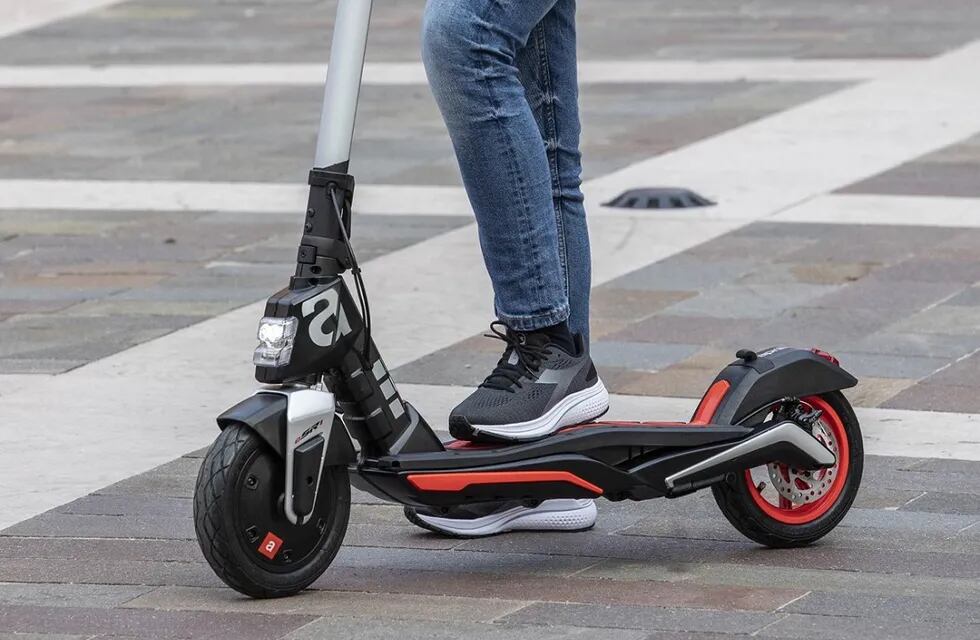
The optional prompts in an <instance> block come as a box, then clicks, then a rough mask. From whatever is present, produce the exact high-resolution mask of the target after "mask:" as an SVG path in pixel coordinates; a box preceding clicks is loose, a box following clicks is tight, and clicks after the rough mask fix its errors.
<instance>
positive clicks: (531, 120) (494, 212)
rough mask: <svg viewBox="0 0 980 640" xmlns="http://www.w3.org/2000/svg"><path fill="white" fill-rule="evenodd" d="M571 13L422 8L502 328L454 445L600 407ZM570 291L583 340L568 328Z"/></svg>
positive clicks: (553, 423) (462, 410) (479, 0)
mask: <svg viewBox="0 0 980 640" xmlns="http://www.w3.org/2000/svg"><path fill="white" fill-rule="evenodd" d="M574 14H575V4H574V0H430V2H429V3H428V4H427V6H426V15H425V20H424V30H423V38H422V45H423V60H424V61H425V65H426V71H427V73H428V75H429V82H430V84H431V85H432V92H433V94H434V95H435V98H436V102H437V103H438V104H439V108H440V110H441V111H442V114H443V117H444V119H445V121H446V124H447V128H448V129H449V133H450V137H451V138H452V141H453V145H454V147H455V149H456V155H457V159H458V161H459V165H460V171H461V173H462V175H463V182H464V184H465V186H466V191H467V194H468V195H469V198H470V202H471V203H472V205H473V209H474V211H475V212H476V217H477V224H478V226H479V230H480V241H481V246H482V248H483V256H484V260H485V261H486V265H487V269H488V271H489V273H490V279H491V280H492V282H493V286H494V293H495V299H496V302H495V307H496V312H497V317H498V318H499V319H500V320H501V322H502V323H503V325H504V330H503V331H495V333H496V336H497V337H499V338H500V339H502V340H503V341H504V342H505V343H506V344H507V346H506V348H505V350H504V354H503V356H502V357H501V359H500V361H499V362H498V363H497V367H496V368H495V369H494V370H493V372H492V373H491V374H490V375H489V376H488V377H487V378H486V380H484V382H483V384H481V385H480V387H479V388H478V389H477V390H476V391H475V392H474V393H473V394H472V395H471V396H470V397H468V398H467V399H466V400H464V401H463V402H462V403H460V404H459V405H458V406H457V407H456V408H455V409H453V411H452V413H451V414H450V418H449V430H450V433H452V434H453V435H454V436H455V437H457V438H460V439H466V440H475V439H493V440H507V441H515V440H528V439H533V438H539V437H542V436H546V435H549V434H551V433H554V432H555V431H557V430H558V429H561V428H562V427H565V426H569V425H574V424H579V423H582V422H587V421H589V420H593V419H595V418H596V417H597V416H599V415H602V414H603V413H604V412H605V411H606V410H607V409H608V407H609V395H608V393H607V392H606V388H605V387H604V386H603V384H602V381H601V380H599V376H598V373H597V372H596V369H595V366H593V364H592V361H591V359H590V358H589V354H588V349H587V348H586V338H587V332H588V288H589V282H588V281H589V275H588V274H589V264H588V263H589V256H588V251H589V249H588V232H587V230H586V227H585V215H584V211H583V208H582V195H581V191H580V189H579V186H580V178H579V174H580V169H579V165H580V162H579V156H578V138H579V123H578V109H577V106H576V104H575V102H576V99H577V88H576V87H575V86H574V84H575V80H576V74H575V70H574V65H575V53H574V49H575V31H574V18H575V15H574ZM566 66H571V67H572V69H567V68H563V67H566ZM556 82H558V83H562V84H570V85H571V86H563V87H559V86H557V85H556V84H555V83H556ZM525 85H526V86H525ZM570 292H574V295H573V296H572V298H573V300H574V301H575V304H576V310H577V313H576V316H575V317H574V318H573V321H574V322H576V323H577V326H576V327H575V331H577V332H578V333H579V334H580V335H573V333H572V332H571V331H570V329H569V324H568V320H569V317H570V305H569V293H570Z"/></svg>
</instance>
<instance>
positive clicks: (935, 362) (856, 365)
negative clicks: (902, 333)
mask: <svg viewBox="0 0 980 640" xmlns="http://www.w3.org/2000/svg"><path fill="white" fill-rule="evenodd" d="M834 355H835V356H837V358H838V359H840V361H841V363H842V364H844V367H845V368H846V369H847V370H848V371H849V372H851V373H852V374H853V375H855V376H857V377H858V379H861V378H864V377H889V378H913V379H916V380H920V379H922V378H925V377H927V376H929V375H930V374H932V373H934V372H935V371H937V370H939V369H941V368H942V367H945V366H946V365H948V364H949V359H948V358H929V357H922V356H912V355H899V354H896V355H892V354H881V353H861V352H856V351H855V352H852V351H835V352H834Z"/></svg>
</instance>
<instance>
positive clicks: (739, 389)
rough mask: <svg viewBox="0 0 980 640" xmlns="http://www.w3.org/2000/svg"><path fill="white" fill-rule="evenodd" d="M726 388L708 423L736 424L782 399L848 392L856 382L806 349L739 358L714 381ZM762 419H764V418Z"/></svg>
mask: <svg viewBox="0 0 980 640" xmlns="http://www.w3.org/2000/svg"><path fill="white" fill-rule="evenodd" d="M715 381H716V382H719V381H725V382H727V383H728V385H729V388H728V391H727V392H726V393H725V396H724V398H723V399H722V401H721V403H720V404H719V405H718V409H717V411H716V412H715V413H714V417H713V419H712V420H711V422H713V423H714V424H737V423H738V422H740V421H741V420H744V419H745V418H746V417H748V416H750V415H752V414H753V413H754V412H756V411H759V410H760V409H762V408H763V407H766V406H768V405H770V404H772V403H774V402H778V401H779V400H782V399H783V398H800V397H803V396H811V395H818V394H821V393H828V392H830V391H840V390H841V389H849V388H851V387H853V386H854V385H856V384H857V383H858V381H857V378H855V377H854V376H852V375H851V374H850V373H848V372H847V371H845V370H844V369H842V368H841V367H840V366H838V365H836V364H834V363H833V362H831V361H830V360H828V359H826V358H824V357H822V356H820V355H818V354H816V353H815V352H813V351H809V350H806V349H792V348H787V347H783V348H778V349H767V350H765V351H762V352H760V353H759V354H758V355H757V356H756V357H755V358H751V356H750V357H748V358H740V359H739V360H736V361H735V362H733V363H731V364H730V365H728V366H727V367H726V368H725V369H724V370H722V372H721V373H720V374H719V375H718V377H717V378H716V379H715ZM763 417H764V416H763Z"/></svg>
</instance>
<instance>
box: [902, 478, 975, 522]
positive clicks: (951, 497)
mask: <svg viewBox="0 0 980 640" xmlns="http://www.w3.org/2000/svg"><path fill="white" fill-rule="evenodd" d="M956 488H957V487H955V486H951V487H950V489H956ZM902 510H903V511H925V512H930V513H943V514H949V513H957V514H963V515H972V516H980V495H977V494H975V493H953V492H950V493H944V492H939V491H935V492H931V493H927V494H926V495H924V496H922V497H921V498H918V499H916V500H915V501H914V502H912V503H911V504H907V505H905V506H903V507H902ZM977 522H978V523H980V519H978V520H977Z"/></svg>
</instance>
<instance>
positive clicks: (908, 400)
mask: <svg viewBox="0 0 980 640" xmlns="http://www.w3.org/2000/svg"><path fill="white" fill-rule="evenodd" d="M881 406H882V407H884V408H887V409H912V410H916V411H944V412H946V411H952V412H954V413H977V412H980V398H978V397H977V395H976V387H975V386H972V385H971V386H966V385H963V386H960V385H945V384H933V383H931V382H930V381H929V380H925V381H923V382H920V383H918V384H916V385H914V386H912V387H909V388H908V389H905V390H904V391H902V392H901V393H899V394H897V395H895V396H894V397H892V398H891V399H889V400H887V401H886V402H884V403H883V404H882V405H881Z"/></svg>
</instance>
